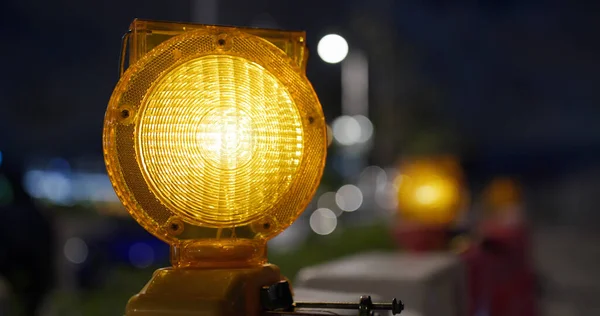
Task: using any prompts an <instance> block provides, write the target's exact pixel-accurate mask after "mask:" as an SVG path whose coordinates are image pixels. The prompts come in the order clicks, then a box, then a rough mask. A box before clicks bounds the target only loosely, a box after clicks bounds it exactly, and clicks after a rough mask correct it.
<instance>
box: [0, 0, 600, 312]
mask: <svg viewBox="0 0 600 316" xmlns="http://www.w3.org/2000/svg"><path fill="white" fill-rule="evenodd" d="M598 12H600V5H598V4H597V3H595V2H591V1H590V2H589V3H586V2H577V1H572V2H566V1H565V2H562V3H558V2H553V3H552V4H549V3H544V2H541V1H530V0H522V1H510V0H504V1H497V0H496V1H485V2H479V1H434V0H422V1H416V0H405V1H392V0H370V1H356V0H350V1H341V0H332V1H326V2H324V1H315V0H307V1H267V0H264V1H242V0H204V1H203V0H192V1H154V0H152V1H151V0H145V1H116V0H105V1H100V2H95V3H93V2H85V1H74V0H55V1H33V0H19V1H17V0H3V2H2V4H1V6H0V25H1V30H2V37H3V43H4V44H3V45H2V47H3V49H2V57H3V58H2V60H4V63H3V65H2V68H3V69H2V72H3V73H4V74H5V75H4V77H2V78H1V79H0V80H1V81H2V84H0V315H5V314H6V315H13V314H14V315H20V314H32V313H33V309H35V308H37V309H38V311H39V315H120V314H121V313H122V311H123V308H124V306H125V303H126V302H127V300H128V299H129V297H130V296H131V295H133V294H135V293H137V292H138V291H139V290H140V289H141V287H142V286H143V285H144V284H145V282H146V281H147V280H149V278H150V276H151V274H152V272H153V271H154V270H155V269H156V268H158V267H162V266H166V265H168V264H169V262H168V253H169V249H168V247H167V245H165V244H164V243H162V242H160V241H159V240H157V239H156V238H154V237H153V236H151V235H150V234H148V233H147V232H145V231H144V230H143V229H142V228H141V227H140V226H139V225H137V224H136V223H135V221H133V219H131V218H130V217H129V215H128V214H127V213H126V212H125V210H124V208H123V207H122V205H121V204H120V202H119V201H118V199H117V197H116V195H115V193H114V191H113V189H112V187H111V184H110V181H109V180H108V177H107V175H106V172H105V167H104V162H103V158H102V144H101V135H102V124H103V118H104V111H105V109H106V105H107V102H108V99H109V97H110V95H111V93H112V89H113V87H114V85H115V84H116V82H117V80H118V60H119V52H120V45H121V36H122V35H123V34H124V32H125V31H127V28H128V26H129V23H130V22H131V21H132V20H133V19H134V18H143V19H159V20H173V21H183V22H198V23H205V24H227V25H237V26H253V27H264V28H280V29H299V30H306V32H307V36H308V37H307V44H308V46H309V49H310V50H311V58H310V59H309V62H308V67H307V69H308V70H307V76H308V78H309V80H311V82H312V84H313V86H314V88H315V90H316V92H317V94H318V95H319V98H320V100H321V103H322V105H323V108H324V112H325V116H326V118H327V122H328V124H329V126H330V136H331V139H330V141H331V145H330V147H329V152H328V159H327V167H326V171H325V175H324V177H323V181H322V183H321V186H320V188H319V190H318V192H317V194H316V195H315V198H314V200H313V201H312V203H311V204H310V205H309V207H308V208H307V209H306V211H305V212H304V214H303V215H302V216H301V218H299V219H298V221H297V222H296V223H295V224H294V225H293V226H291V227H290V228H289V229H288V230H286V231H285V232H284V233H282V234H281V235H279V236H278V237H276V238H275V239H274V240H272V241H271V243H270V248H269V252H270V254H269V257H270V260H271V261H272V262H274V263H276V264H277V265H279V266H280V267H281V269H282V271H283V272H284V273H285V274H286V275H287V276H288V277H290V278H292V279H293V277H294V275H295V274H296V273H297V272H298V270H299V269H300V268H302V267H305V266H309V265H313V264H317V263H321V262H325V261H328V260H331V259H334V258H338V257H341V256H345V255H348V254H352V253H356V252H360V251H364V250H369V249H383V250H386V249H387V250H392V249H395V248H396V247H397V246H396V244H395V241H394V238H392V237H391V234H390V226H392V225H393V223H395V222H396V221H397V220H398V219H397V218H398V216H397V209H398V201H397V179H398V178H399V177H401V176H402V172H403V170H402V168H401V167H400V165H399V161H401V160H402V159H406V158H407V157H429V156H432V157H433V156H439V155H445V156H451V157H454V159H455V160H456V161H457V162H458V163H459V164H460V166H461V169H462V172H463V173H464V190H465V191H468V192H469V203H467V204H466V205H465V206H464V207H463V210H462V212H461V214H462V215H461V216H460V218H459V219H457V225H458V226H461V225H462V226H461V227H469V225H474V224H473V223H474V222H475V220H474V219H473V218H477V214H479V213H478V212H480V211H479V210H480V208H481V207H480V205H481V203H480V201H481V194H482V192H483V191H484V189H485V188H486V185H487V184H488V183H489V182H490V181H492V179H495V178H497V177H500V176H510V177H512V178H513V179H517V180H518V182H519V183H520V186H521V188H522V192H523V194H522V201H521V203H522V204H523V210H524V213H525V215H526V216H527V218H528V219H529V222H530V223H531V227H532V240H533V241H532V242H533V246H532V249H531V252H532V254H533V258H534V264H535V269H536V273H537V274H538V275H539V279H540V280H541V281H540V287H541V288H542V290H541V291H540V294H539V300H540V302H541V304H542V307H543V309H544V311H545V312H546V313H547V314H548V315H549V314H550V313H554V314H556V315H584V314H585V315H590V314H594V313H596V312H598V311H599V310H600V303H598V300H597V298H596V297H597V296H598V295H599V294H600V272H599V271H598V269H597V266H598V263H600V248H598V247H597V246H596V245H599V244H600V243H599V242H600V231H599V230H598V228H599V227H600V225H599V224H600V223H599V220H600V212H598V205H599V204H600V124H598V122H599V120H600V105H599V101H600V94H599V93H598V91H597V89H596V88H597V86H598V84H600V78H599V77H598V76H599V75H598V74H600V44H599V42H598V41H597V40H595V38H596V35H597V30H598V29H600V20H599V19H598V18H597V14H598ZM330 34H336V35H337V36H327V35H330Z"/></svg>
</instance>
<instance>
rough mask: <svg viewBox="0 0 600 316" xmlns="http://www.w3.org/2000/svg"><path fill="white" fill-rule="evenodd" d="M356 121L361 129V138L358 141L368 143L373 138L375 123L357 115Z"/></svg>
mask: <svg viewBox="0 0 600 316" xmlns="http://www.w3.org/2000/svg"><path fill="white" fill-rule="evenodd" d="M354 119H355V120H356V122H357V123H358V126H359V127H360V129H359V130H360V136H359V137H358V139H357V142H358V143H366V142H368V141H369V140H370V139H371V137H372V136H373V123H371V120H369V118H368V117H366V116H364V115H355V116H354Z"/></svg>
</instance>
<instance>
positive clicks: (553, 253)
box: [534, 227, 600, 316]
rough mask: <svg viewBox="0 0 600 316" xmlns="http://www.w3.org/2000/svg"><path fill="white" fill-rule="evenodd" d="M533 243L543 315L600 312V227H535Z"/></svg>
mask: <svg viewBox="0 0 600 316" xmlns="http://www.w3.org/2000/svg"><path fill="white" fill-rule="evenodd" d="M534 243H535V244H534V245H535V247H534V256H535V260H536V265H537V267H538V270H539V272H540V274H541V275H542V277H543V282H544V284H543V286H544V293H543V297H544V299H543V304H542V306H543V307H542V308H543V312H544V313H543V315H546V316H554V315H557V316H558V315H560V316H571V315H573V316H580V315H582V316H583V315H586V316H587V315H600V297H598V294H599V293H600V231H595V232H594V231H582V230H579V229H577V228H571V227H544V228H538V229H536V232H535V234H534Z"/></svg>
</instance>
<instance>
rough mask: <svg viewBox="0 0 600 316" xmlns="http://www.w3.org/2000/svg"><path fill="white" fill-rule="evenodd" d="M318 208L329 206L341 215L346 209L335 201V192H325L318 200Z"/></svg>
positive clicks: (336, 213) (328, 207)
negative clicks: (341, 207)
mask: <svg viewBox="0 0 600 316" xmlns="http://www.w3.org/2000/svg"><path fill="white" fill-rule="evenodd" d="M317 208H327V209H330V210H331V211H333V213H335V215H337V216H340V215H342V213H344V211H343V210H342V209H340V208H339V207H338V206H337V203H336V202H335V192H325V193H323V194H322V195H321V196H320V197H319V200H318V201H317Z"/></svg>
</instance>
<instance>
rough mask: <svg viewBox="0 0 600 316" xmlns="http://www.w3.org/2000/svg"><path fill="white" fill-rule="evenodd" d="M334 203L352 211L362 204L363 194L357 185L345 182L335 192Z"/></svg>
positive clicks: (347, 210)
mask: <svg viewBox="0 0 600 316" xmlns="http://www.w3.org/2000/svg"><path fill="white" fill-rule="evenodd" d="M335 203H336V204H337V206H338V207H339V208H340V209H342V210H344V211H346V212H354V211H356V210H357V209H358V208H359V207H360V206H361V205H362V203H363V194H362V192H361V191H360V189H359V188H358V187H357V186H355V185H352V184H346V185H344V186H342V187H341V188H340V189H339V190H338V191H337V192H336V194H335Z"/></svg>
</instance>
